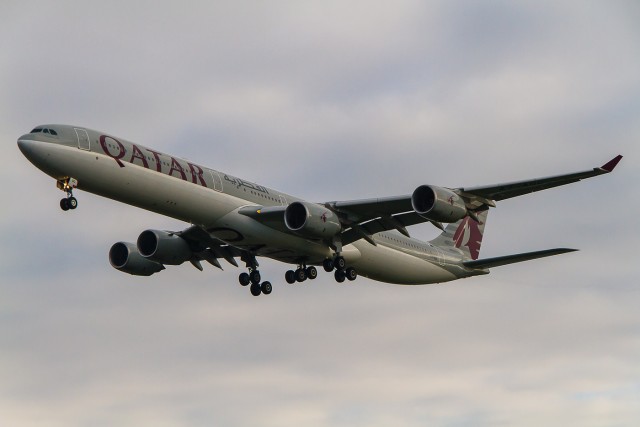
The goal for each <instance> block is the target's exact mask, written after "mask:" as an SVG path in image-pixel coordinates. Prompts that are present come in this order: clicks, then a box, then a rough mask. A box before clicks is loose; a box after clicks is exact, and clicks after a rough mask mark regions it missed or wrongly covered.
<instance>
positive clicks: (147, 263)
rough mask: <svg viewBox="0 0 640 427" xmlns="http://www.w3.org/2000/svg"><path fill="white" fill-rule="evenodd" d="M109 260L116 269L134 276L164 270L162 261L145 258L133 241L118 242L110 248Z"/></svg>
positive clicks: (147, 274) (148, 274) (149, 274)
mask: <svg viewBox="0 0 640 427" xmlns="http://www.w3.org/2000/svg"><path fill="white" fill-rule="evenodd" d="M109 262H110V263H111V266H112V267H113V268H115V269H116V270H120V271H124V272H125V273H129V274H133V275H134V276H151V275H152V274H153V273H157V272H159V271H162V270H164V266H163V265H162V264H160V263H157V262H154V261H151V260H149V259H147V258H144V257H143V256H142V255H140V252H138V248H137V247H136V245H134V244H133V243H126V242H118V243H115V244H114V245H113V246H111V249H110V250H109Z"/></svg>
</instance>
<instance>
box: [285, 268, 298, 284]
mask: <svg viewBox="0 0 640 427" xmlns="http://www.w3.org/2000/svg"><path fill="white" fill-rule="evenodd" d="M284 280H286V281H287V283H289V284H293V283H296V272H295V271H293V270H287V272H286V273H284Z"/></svg>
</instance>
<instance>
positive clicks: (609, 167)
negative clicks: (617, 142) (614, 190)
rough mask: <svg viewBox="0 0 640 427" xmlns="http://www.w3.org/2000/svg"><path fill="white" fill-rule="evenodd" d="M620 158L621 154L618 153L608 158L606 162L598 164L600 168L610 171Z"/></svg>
mask: <svg viewBox="0 0 640 427" xmlns="http://www.w3.org/2000/svg"><path fill="white" fill-rule="evenodd" d="M621 159H622V156H621V155H620V154H618V155H617V156H616V157H614V158H613V159H611V160H609V162H608V163H606V164H604V165H602V166H600V169H603V170H605V171H607V172H612V171H613V169H614V168H615V167H616V165H617V164H618V163H619V162H620V160H621Z"/></svg>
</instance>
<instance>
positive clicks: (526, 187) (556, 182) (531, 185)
mask: <svg viewBox="0 0 640 427" xmlns="http://www.w3.org/2000/svg"><path fill="white" fill-rule="evenodd" d="M621 159H622V156H620V155H618V156H616V157H614V158H613V159H611V160H610V161H609V162H607V163H606V164H604V165H602V166H600V167H599V168H593V169H590V170H586V171H583V172H575V173H569V174H564V175H556V176H550V177H547V178H538V179H531V180H526V181H517V182H510V183H506V184H498V185H490V186H485V187H469V188H467V187H465V188H460V189H458V191H459V192H460V193H459V194H460V195H461V196H463V195H465V194H468V195H471V196H477V197H482V198H485V199H488V200H495V201H499V200H505V199H510V198H511V197H516V196H522V195H524V194H529V193H533V192H535V191H541V190H546V189H548V188H553V187H559V186H561V185H566V184H571V183H573V182H578V181H580V180H583V179H586V178H591V177H594V176H598V175H603V174H605V173H609V172H611V171H613V169H614V168H615V167H616V165H617V164H618V162H620V160H621Z"/></svg>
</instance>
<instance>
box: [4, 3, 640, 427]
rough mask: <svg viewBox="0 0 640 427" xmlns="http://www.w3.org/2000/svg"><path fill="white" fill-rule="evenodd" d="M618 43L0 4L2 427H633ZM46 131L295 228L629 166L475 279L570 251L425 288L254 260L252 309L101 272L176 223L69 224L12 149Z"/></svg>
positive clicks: (629, 192)
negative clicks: (137, 151)
mask: <svg viewBox="0 0 640 427" xmlns="http://www.w3.org/2000/svg"><path fill="white" fill-rule="evenodd" d="M638 22H640V4H639V3H638V2H636V1H632V0H629V1H608V2H599V1H588V0H587V1H521V2H508V1H484V2H477V1H471V0H468V1H464V0H462V1H455V2H449V1H403V0H400V1H393V2H382V1H348V2H345V1H332V0H329V1H321V2H317V1H308V2H298V1H275V2H259V1H223V2H221V1H202V2H199V1H194V2H187V3H185V2H167V1H160V2H150V1H133V2H131V1H126V2H125V1H109V2H93V1H65V0H61V1H56V2H44V1H13V0H8V1H3V2H2V3H1V4H0V52H2V54H1V55H0V137H1V138H0V140H1V141H2V143H1V144H0V158H1V159H2V168H0V178H1V180H2V182H4V183H5V185H4V186H3V187H2V188H1V189H0V192H1V195H2V200H4V203H2V204H1V208H0V233H1V235H2V239H0V425H3V426H4V425H7V426H20V427H30V426H112V425H120V426H141V425H153V426H155V427H165V426H167V427H173V426H211V425H216V426H229V427H235V426H249V425H252V426H254V425H261V426H265V427H268V426H300V425H305V426H308V427H316V426H318V427H320V426H367V427H375V426H390V425H394V426H424V425H434V426H497V425H510V426H512V425H517V426H540V425H546V426H566V425H581V426H634V425H638V423H639V422H640V405H638V402H640V364H638V360H640V310H638V307H639V306H640V288H639V286H638V273H640V269H639V268H638V262H637V256H636V250H637V245H638V231H639V227H638V223H639V222H638V218H639V217H640V200H639V199H638V197H637V195H638V186H637V185H638V184H637V183H638V182H639V181H640V168H639V165H640V162H639V161H638V158H639V155H640V148H639V147H640V146H639V144H638V141H640V78H639V77H638V76H640V26H638V25H637V23H638ZM43 123H65V124H73V125H78V126H85V127H88V128H92V129H98V130H103V131H106V132H108V133H110V134H113V135H115V136H119V137H122V138H124V139H127V140H130V141H134V142H138V143H140V144H143V145H146V146H149V147H154V148H156V149H158V150H160V151H163V152H168V153H172V154H174V155H176V156H181V157H185V158H187V159H192V160H194V161H197V162H198V163H200V164H203V165H207V166H210V167H212V168H215V169H218V170H222V171H224V172H229V173H231V174H233V175H236V176H240V177H243V178H245V179H248V180H251V181H255V182H258V183H260V184H262V185H265V186H268V187H272V188H277V189H279V190H281V191H284V192H286V193H289V194H294V195H296V196H299V197H303V198H305V199H307V200H312V201H327V200H349V199H359V198H368V197H377V196H391V195H399V194H409V193H411V192H412V191H413V189H415V188H416V187H417V186H418V185H422V184H434V185H443V186H448V187H458V186H477V185H485V184H486V185H488V184H494V183H499V182H508V181H513V180H520V179H526V178H534V177H539V176H548V175H553V174H559V173H565V172H573V171H579V170H585V169H589V168H592V167H597V166H600V165H602V164H604V163H605V162H607V161H608V160H609V159H611V158H613V157H614V156H615V155H617V154H623V155H624V156H625V157H624V159H623V160H622V162H621V163H620V164H619V166H618V168H617V169H616V171H615V172H614V173H612V174H609V175H606V176H602V177H598V178H594V179H591V180H588V181H584V182H581V183H578V184H574V185H571V186H568V187H562V188H558V189H553V190H549V191H545V192H541V193H536V194H534V195H530V196H526V197H521V198H517V199H512V200H507V201H503V202H500V203H499V204H498V207H497V208H496V209H493V210H491V213H490V216H489V220H488V223H487V227H486V230H485V237H484V241H483V247H482V252H481V257H491V256H500V255H506V254H510V253H518V252H526V251H530V250H539V249H546V248H553V247H575V248H579V249H580V252H575V253H571V254H567V255H562V256H558V257H551V258H547V259H543V260H538V261H532V262H528V263H521V264H517V265H511V266H505V267H501V268H496V269H493V270H492V271H491V274H490V275H487V276H481V277H476V278H471V279H465V280H461V281H457V282H451V283H447V284H440V285H428V286H393V285H388V284H381V283H377V282H374V281H371V280H368V279H365V278H359V279H358V280H357V281H355V282H353V283H350V284H337V283H336V282H335V281H334V280H333V278H332V276H331V275H329V274H326V273H324V272H323V271H321V272H320V276H319V278H318V279H317V280H315V281H307V282H305V283H303V284H298V285H288V284H286V283H285V281H284V272H285V270H287V269H288V268H289V267H288V266H286V265H284V264H281V263H279V262H276V261H272V260H261V272H262V275H263V277H265V278H268V279H270V281H271V282H272V283H273V284H274V291H273V293H272V294H271V295H270V296H268V297H266V296H261V297H258V298H255V297H252V296H251V295H250V294H249V292H248V290H247V289H246V288H242V287H240V286H239V285H238V282H237V275H238V274H239V273H240V272H241V271H242V270H240V269H236V268H234V267H231V266H225V270H224V271H220V270H218V269H215V268H212V267H211V268H205V271H204V272H199V271H197V270H196V269H194V268H192V267H191V266H190V265H182V266H177V267H169V268H167V270H165V271H163V272H161V273H159V274H156V275H154V276H152V277H149V278H140V277H134V276H130V275H127V274H123V273H121V272H119V271H116V270H114V269H113V268H112V267H111V266H110V265H109V262H108V259H107V253H108V250H109V248H110V247H111V245H112V244H113V243H115V242H117V241H135V240H136V238H137V236H138V234H139V233H140V232H141V231H143V230H145V229H147V228H155V229H168V230H181V229H183V228H185V227H186V226H187V225H188V224H184V223H181V222H178V221H175V220H172V219H169V218H164V217H162V216H159V215H157V214H153V213H150V212H145V211H142V210H140V209H137V208H133V207H130V206H127V205H124V204H120V203H117V202H114V201H111V200H106V199H101V198H99V197H98V196H94V195H92V194H89V193H84V192H82V191H77V192H76V193H75V195H76V197H77V198H78V200H79V208H78V209H77V210H75V211H71V212H66V213H65V212H62V211H61V210H60V208H59V206H58V201H59V199H60V198H61V197H62V196H63V193H62V192H60V191H58V190H57V189H56V187H55V182H54V181H53V179H51V178H50V177H48V176H47V175H45V174H44V173H42V172H41V171H39V170H38V169H37V168H35V167H33V166H32V165H31V164H30V163H29V162H28V161H27V160H26V159H25V158H24V157H23V156H22V154H21V153H20V152H19V150H18V148H17V145H16V140H17V138H18V137H19V136H20V135H22V134H24V133H27V132H29V131H30V130H31V129H32V128H33V127H34V126H35V125H38V124H43ZM14 184H15V185H14ZM410 231H411V233H412V235H413V236H415V237H418V238H421V239H430V238H433V237H435V235H436V234H437V230H436V229H435V228H434V227H432V226H430V225H428V224H425V225H418V226H414V227H412V228H411V230H410Z"/></svg>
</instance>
